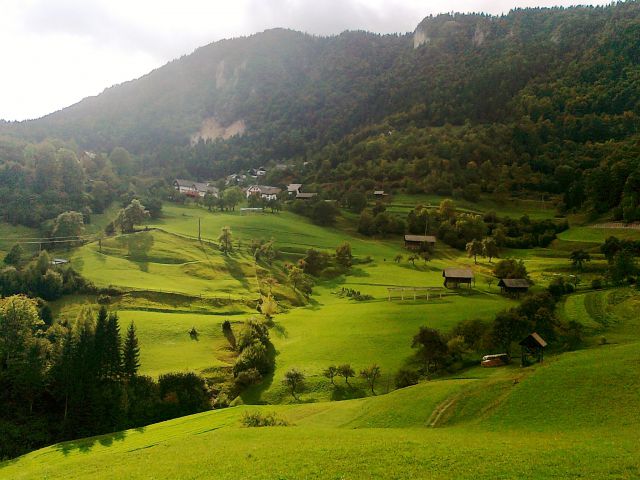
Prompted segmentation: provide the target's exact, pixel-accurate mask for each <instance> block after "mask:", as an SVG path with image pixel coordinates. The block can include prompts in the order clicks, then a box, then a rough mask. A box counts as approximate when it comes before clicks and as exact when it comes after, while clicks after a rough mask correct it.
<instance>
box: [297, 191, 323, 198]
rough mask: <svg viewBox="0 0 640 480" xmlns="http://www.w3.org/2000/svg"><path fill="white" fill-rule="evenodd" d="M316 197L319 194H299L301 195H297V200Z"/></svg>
mask: <svg viewBox="0 0 640 480" xmlns="http://www.w3.org/2000/svg"><path fill="white" fill-rule="evenodd" d="M316 195H318V194H317V193H311V192H308V193H303V192H299V193H297V194H296V198H313V197H315V196H316Z"/></svg>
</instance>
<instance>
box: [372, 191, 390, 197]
mask: <svg viewBox="0 0 640 480" xmlns="http://www.w3.org/2000/svg"><path fill="white" fill-rule="evenodd" d="M387 196H389V194H388V193H384V190H374V192H373V197H374V198H377V199H383V198H384V197H387Z"/></svg>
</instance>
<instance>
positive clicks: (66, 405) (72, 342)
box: [0, 295, 211, 458]
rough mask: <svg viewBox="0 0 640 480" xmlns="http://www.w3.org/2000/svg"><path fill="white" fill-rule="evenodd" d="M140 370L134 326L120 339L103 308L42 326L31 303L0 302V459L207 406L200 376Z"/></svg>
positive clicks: (18, 299)
mask: <svg viewBox="0 0 640 480" xmlns="http://www.w3.org/2000/svg"><path fill="white" fill-rule="evenodd" d="M123 337H124V338H123ZM139 367H140V346H139V343H138V338H137V334H136V328H135V325H134V324H133V323H131V324H130V325H129V326H128V327H127V329H126V332H125V334H124V335H122V334H121V331H120V322H119V318H118V315H117V314H116V313H114V312H111V313H109V312H108V311H107V309H106V308H105V307H101V308H100V309H99V311H98V312H97V314H95V315H94V313H93V312H92V311H91V310H88V309H83V310H82V311H81V312H80V314H79V315H78V317H77V318H76V319H75V321H74V322H66V321H55V322H53V323H51V324H46V323H45V322H44V321H43V320H42V318H41V316H40V314H39V311H38V304H37V302H36V301H35V300H33V299H31V298H28V297H26V296H24V295H13V296H9V297H6V298H3V299H1V300H0V406H1V408H0V458H10V457H14V456H17V455H20V454H22V453H25V452H27V451H29V450H33V449H36V448H39V447H41V446H43V445H46V444H51V443H55V442H59V441H63V440H69V439H73V438H78V437H88V436H93V435H99V434H104V433H110V432H116V431H119V430H123V429H126V428H132V427H139V426H143V425H147V424H150V423H155V422H158V421H162V420H166V419H169V418H174V417H177V416H182V415H187V414H190V413H195V412H199V411H203V410H206V409H208V408H210V407H211V404H210V394H209V391H208V389H207V386H206V384H205V381H204V380H203V379H202V378H201V377H199V376H198V375H196V374H193V373H170V374H164V375H161V376H160V377H159V379H158V380H157V381H156V380H154V379H152V378H150V377H147V376H144V375H140V374H139Z"/></svg>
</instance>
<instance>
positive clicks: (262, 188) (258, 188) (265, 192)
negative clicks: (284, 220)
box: [247, 185, 282, 200]
mask: <svg viewBox="0 0 640 480" xmlns="http://www.w3.org/2000/svg"><path fill="white" fill-rule="evenodd" d="M281 191H282V190H280V189H279V188H278V187H269V186H267V185H251V186H250V187H249V188H247V198H249V197H250V196H251V195H260V197H262V198H264V199H265V200H275V199H276V198H278V194H279V193H280V192H281Z"/></svg>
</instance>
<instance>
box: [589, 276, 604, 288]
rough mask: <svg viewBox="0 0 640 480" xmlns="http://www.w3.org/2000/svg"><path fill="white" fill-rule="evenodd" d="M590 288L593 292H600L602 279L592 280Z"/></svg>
mask: <svg viewBox="0 0 640 480" xmlns="http://www.w3.org/2000/svg"><path fill="white" fill-rule="evenodd" d="M591 288H593V289H594V290H600V289H601V288H602V279H601V278H594V279H593V280H591Z"/></svg>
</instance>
